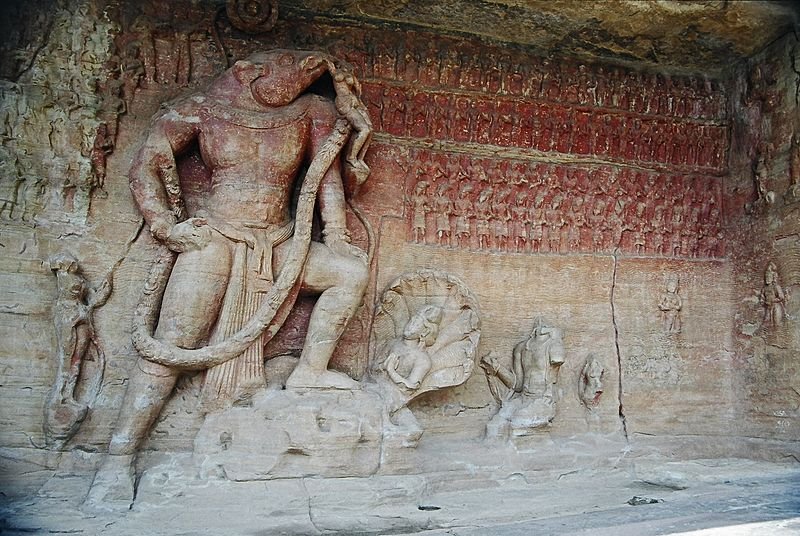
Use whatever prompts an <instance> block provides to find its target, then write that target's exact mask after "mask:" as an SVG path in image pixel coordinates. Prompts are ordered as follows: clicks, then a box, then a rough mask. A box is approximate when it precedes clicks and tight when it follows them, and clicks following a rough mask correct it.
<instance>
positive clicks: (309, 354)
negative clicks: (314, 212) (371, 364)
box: [274, 242, 369, 389]
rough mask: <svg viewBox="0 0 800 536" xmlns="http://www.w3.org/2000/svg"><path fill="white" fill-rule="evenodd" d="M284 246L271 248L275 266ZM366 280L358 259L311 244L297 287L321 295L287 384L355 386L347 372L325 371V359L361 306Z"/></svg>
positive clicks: (288, 385)
mask: <svg viewBox="0 0 800 536" xmlns="http://www.w3.org/2000/svg"><path fill="white" fill-rule="evenodd" d="M288 246H289V244H288V243H284V244H281V245H280V246H278V248H276V250H275V255H274V257H275V261H276V263H278V264H279V265H280V264H281V263H282V262H283V259H285V257H286V254H287V251H288ZM368 279H369V272H368V268H367V266H366V263H364V262H363V261H361V260H360V259H358V258H356V257H352V256H348V255H340V254H338V253H335V252H333V251H332V250H331V249H329V248H328V247H327V246H325V245H323V244H321V243H319V242H312V243H311V247H310V248H309V253H308V260H307V261H306V266H305V271H304V272H303V281H302V286H301V290H302V291H304V292H308V293H320V292H321V294H320V296H319V299H318V300H317V303H316V305H315V306H314V310H313V311H312V313H311V318H310V319H309V323H308V333H307V335H306V340H305V344H304V345H303V353H302V354H301V356H300V362H299V363H298V365H297V367H296V368H295V370H294V372H292V374H291V376H289V379H288V380H287V382H286V385H287V387H313V388H333V389H357V388H358V383H357V382H356V381H354V380H353V379H352V378H350V377H348V376H347V375H345V374H341V373H338V372H334V371H329V370H328V362H329V361H330V358H331V355H332V354H333V351H334V349H335V348H336V344H337V343H338V342H339V339H340V338H341V336H342V333H343V332H344V329H345V327H347V323H348V322H349V321H350V319H351V318H352V317H353V315H354V314H355V312H356V310H357V309H358V307H359V305H361V300H362V299H363V297H364V291H365V290H366V286H367V281H368Z"/></svg>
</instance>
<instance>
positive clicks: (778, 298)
mask: <svg viewBox="0 0 800 536" xmlns="http://www.w3.org/2000/svg"><path fill="white" fill-rule="evenodd" d="M760 298H761V304H762V305H763V306H764V327H765V328H766V329H771V328H779V327H781V326H783V322H784V320H785V319H786V292H785V291H784V290H783V287H781V283H780V280H779V279H778V267H777V266H776V265H775V263H774V262H770V263H769V264H768V265H767V268H766V270H764V287H763V288H762V289H761V296H760Z"/></svg>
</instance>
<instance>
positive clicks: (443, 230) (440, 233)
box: [434, 182, 453, 246]
mask: <svg viewBox="0 0 800 536" xmlns="http://www.w3.org/2000/svg"><path fill="white" fill-rule="evenodd" d="M449 189H450V185H449V184H447V183H446V182H443V183H441V184H440V185H439V187H438V188H437V190H436V200H435V202H434V203H435V205H436V238H437V240H438V243H439V245H440V246H449V245H450V234H451V233H452V229H451V227H450V215H451V214H452V213H453V201H452V200H451V199H450V195H449V194H448V193H447V191H448V190H449Z"/></svg>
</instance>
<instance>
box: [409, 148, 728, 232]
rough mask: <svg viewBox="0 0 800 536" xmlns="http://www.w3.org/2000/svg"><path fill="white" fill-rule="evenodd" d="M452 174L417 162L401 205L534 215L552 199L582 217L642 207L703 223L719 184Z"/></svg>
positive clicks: (577, 175) (554, 173)
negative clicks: (487, 204)
mask: <svg viewBox="0 0 800 536" xmlns="http://www.w3.org/2000/svg"><path fill="white" fill-rule="evenodd" d="M453 168H454V166H449V165H445V166H442V165H441V162H430V161H428V162H425V161H422V162H420V163H419V167H418V168H417V169H416V170H414V169H411V168H410V169H409V172H408V174H407V183H408V184H413V187H411V189H410V193H409V194H407V195H406V202H407V203H409V202H411V201H414V203H415V204H419V203H424V204H427V205H428V206H440V205H441V206H445V205H446V204H452V203H456V204H457V205H459V206H463V205H465V204H466V206H470V207H474V205H475V203H476V202H477V201H478V200H480V199H481V198H483V199H484V200H487V201H488V200H490V201H491V203H492V205H493V206H494V207H507V206H510V205H515V206H518V207H528V208H530V210H531V211H535V210H540V209H542V207H545V208H547V207H550V206H551V205H552V204H553V202H554V201H556V199H558V204H559V205H561V206H562V209H563V208H564V207H565V206H567V205H569V207H575V206H582V207H584V209H585V210H587V211H590V210H599V211H600V212H602V213H606V212H607V209H610V208H612V207H615V206H620V207H628V209H629V211H632V210H633V209H634V207H637V210H638V206H643V207H644V208H643V210H642V213H644V214H647V215H648V216H652V215H654V214H655V213H657V212H658V211H659V210H660V211H662V212H663V213H664V214H667V213H669V214H674V213H676V212H681V213H685V214H690V213H699V214H700V218H701V219H704V220H705V219H707V218H708V217H709V216H710V214H711V213H712V211H714V210H715V209H714V207H715V206H716V205H717V200H718V199H719V197H720V190H719V182H718V181H716V180H714V179H708V178H700V177H695V178H693V179H691V180H686V181H684V177H682V176H679V175H665V174H648V173H646V172H633V171H632V170H630V169H624V170H621V171H620V170H615V172H614V173H606V172H605V170H596V169H593V170H585V169H577V168H567V169H566V171H565V170H564V169H559V168H553V167H552V166H550V167H549V168H546V169H544V170H542V169H539V168H538V166H537V167H536V169H534V170H533V173H531V172H530V171H529V172H528V173H526V172H525V171H520V170H519V168H516V169H514V168H511V167H509V168H507V169H506V170H505V171H503V169H502V168H501V167H500V166H497V167H493V168H489V169H488V170H487V169H486V168H484V167H482V166H480V165H477V164H473V165H472V166H468V168H469V169H468V170H466V169H463V167H462V168H458V169H453ZM445 169H448V170H450V171H454V172H455V173H454V174H453V175H454V176H455V179H452V178H450V177H451V176H453V175H449V174H448V172H446V171H445ZM529 169H530V168H529ZM487 171H488V172H489V173H487ZM540 172H543V173H541V174H539V173H540ZM534 173H535V174H534ZM414 175H416V177H415V176H414ZM602 178H605V179H606V180H602ZM609 178H612V179H613V180H608V179H609ZM659 207H660V208H659ZM468 212H474V210H473V209H470V210H468ZM717 212H718V210H717ZM631 213H632V212H631ZM637 219H641V218H637Z"/></svg>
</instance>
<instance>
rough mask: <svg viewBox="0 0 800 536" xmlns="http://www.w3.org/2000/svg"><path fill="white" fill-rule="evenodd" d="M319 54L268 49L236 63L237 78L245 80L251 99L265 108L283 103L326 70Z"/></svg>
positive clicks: (302, 90) (286, 102)
mask: <svg viewBox="0 0 800 536" xmlns="http://www.w3.org/2000/svg"><path fill="white" fill-rule="evenodd" d="M326 59H327V57H326V55H325V54H322V53H314V52H303V51H294V50H272V51H270V52H263V53H257V54H253V55H252V56H250V57H249V58H247V59H246V60H243V61H239V62H236V65H235V66H234V69H237V77H239V79H240V80H241V81H242V82H243V83H247V82H248V81H249V86H250V91H251V93H252V94H253V98H254V99H255V100H256V102H258V103H259V104H262V105H264V106H268V107H276V106H285V105H287V104H289V103H291V102H292V101H293V100H295V99H296V98H297V97H298V96H300V94H302V93H303V92H304V91H305V90H306V89H307V88H308V87H309V86H310V85H311V84H313V83H314V81H316V80H317V79H318V78H319V77H320V76H321V75H322V74H323V73H324V72H325V71H326V70H327V69H328V64H327V63H326V61H325V60H326Z"/></svg>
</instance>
